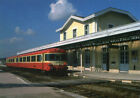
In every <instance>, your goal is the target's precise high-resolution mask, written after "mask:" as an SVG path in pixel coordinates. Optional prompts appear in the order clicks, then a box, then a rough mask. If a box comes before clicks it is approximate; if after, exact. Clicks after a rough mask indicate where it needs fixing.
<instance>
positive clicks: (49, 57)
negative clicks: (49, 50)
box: [45, 54, 66, 61]
mask: <svg viewBox="0 0 140 98" xmlns="http://www.w3.org/2000/svg"><path fill="white" fill-rule="evenodd" d="M45 61H66V55H65V54H45Z"/></svg>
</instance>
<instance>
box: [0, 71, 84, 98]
mask: <svg viewBox="0 0 140 98" xmlns="http://www.w3.org/2000/svg"><path fill="white" fill-rule="evenodd" d="M11 85H12V86H11ZM0 98H84V97H83V96H80V95H77V94H73V93H69V92H65V91H63V90H60V89H56V88H52V87H46V86H44V87H41V86H38V87H37V86H33V85H32V86H31V85H30V84H29V83H28V82H27V81H25V80H23V79H21V78H20V77H18V76H15V75H13V74H11V73H8V72H4V71H2V70H0Z"/></svg>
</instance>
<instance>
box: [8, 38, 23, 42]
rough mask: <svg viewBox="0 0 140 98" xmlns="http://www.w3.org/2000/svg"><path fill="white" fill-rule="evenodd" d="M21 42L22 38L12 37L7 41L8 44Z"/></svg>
mask: <svg viewBox="0 0 140 98" xmlns="http://www.w3.org/2000/svg"><path fill="white" fill-rule="evenodd" d="M22 40H23V38H19V37H12V38H10V39H9V42H10V43H16V42H20V41H22Z"/></svg>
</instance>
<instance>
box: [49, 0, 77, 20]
mask: <svg viewBox="0 0 140 98" xmlns="http://www.w3.org/2000/svg"><path fill="white" fill-rule="evenodd" d="M50 8H51V10H50V13H49V15H48V17H49V18H50V19H51V20H60V19H63V18H66V17H69V16H70V15H71V14H74V13H75V12H76V9H74V7H73V5H72V4H71V3H70V2H68V0H58V1H57V2H56V3H51V4H50Z"/></svg>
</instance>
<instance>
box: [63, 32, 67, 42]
mask: <svg viewBox="0 0 140 98" xmlns="http://www.w3.org/2000/svg"><path fill="white" fill-rule="evenodd" d="M63 34H64V35H63V39H64V40H66V32H64V33H63Z"/></svg>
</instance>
